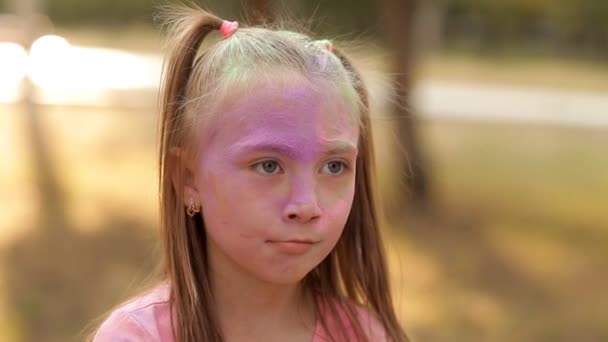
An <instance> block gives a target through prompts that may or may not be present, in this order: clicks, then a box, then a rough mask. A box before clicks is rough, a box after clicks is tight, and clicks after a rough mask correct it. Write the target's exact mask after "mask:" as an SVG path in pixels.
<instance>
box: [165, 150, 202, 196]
mask: <svg viewBox="0 0 608 342" xmlns="http://www.w3.org/2000/svg"><path fill="white" fill-rule="evenodd" d="M169 155H170V158H171V159H172V165H174V167H173V170H172V172H171V180H172V181H173V186H174V187H175V189H176V190H177V192H178V195H181V196H182V201H183V202H184V205H185V206H188V204H189V203H190V200H192V201H194V204H195V205H197V206H198V205H200V200H199V198H200V197H199V192H198V187H197V185H196V176H195V175H196V172H195V169H194V167H193V163H192V158H190V156H188V155H187V152H186V150H184V149H183V148H180V147H172V148H171V149H169Z"/></svg>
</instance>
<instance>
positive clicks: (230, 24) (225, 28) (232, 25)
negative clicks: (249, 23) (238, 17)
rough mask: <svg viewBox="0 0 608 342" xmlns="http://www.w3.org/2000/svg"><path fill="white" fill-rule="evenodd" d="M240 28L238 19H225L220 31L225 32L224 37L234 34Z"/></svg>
mask: <svg viewBox="0 0 608 342" xmlns="http://www.w3.org/2000/svg"><path fill="white" fill-rule="evenodd" d="M238 28H239V23H238V22H237V21H228V20H224V21H223V22H222V26H220V32H222V33H223V34H224V38H228V37H230V36H232V34H233V33H234V32H235V31H236V29H238Z"/></svg>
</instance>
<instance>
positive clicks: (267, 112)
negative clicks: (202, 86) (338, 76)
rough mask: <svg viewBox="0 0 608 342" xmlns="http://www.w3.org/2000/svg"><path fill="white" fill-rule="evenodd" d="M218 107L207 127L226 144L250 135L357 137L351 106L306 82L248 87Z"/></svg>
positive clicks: (357, 118) (357, 126) (354, 115)
mask: <svg viewBox="0 0 608 342" xmlns="http://www.w3.org/2000/svg"><path fill="white" fill-rule="evenodd" d="M221 107H222V109H221V110H219V111H218V112H217V113H216V114H215V115H214V120H213V121H214V122H212V123H211V124H210V127H208V128H209V129H210V130H211V133H212V134H211V136H213V137H214V140H217V139H219V140H220V141H223V142H225V143H230V142H235V141H236V140H239V139H243V138H245V137H246V136H251V135H257V136H259V137H266V138H268V139H275V140H276V139H283V140H294V139H300V140H311V139H316V141H321V140H334V139H342V140H344V139H347V140H350V142H351V143H354V144H355V145H356V142H357V140H358V132H359V117H358V113H356V112H355V110H354V109H353V108H354V106H353V105H352V104H347V103H345V101H344V99H342V98H340V97H339V96H329V95H328V92H326V91H324V90H323V89H322V87H319V88H317V89H315V88H314V87H313V85H312V84H310V83H308V82H305V81H304V82H292V83H288V84H277V85H275V84H261V85H259V86H257V87H250V88H248V89H247V90H246V91H244V92H242V93H241V94H239V95H238V96H235V97H233V98H231V100H230V101H229V103H227V104H225V105H223V106H221ZM308 142H309V143H312V142H313V141H308Z"/></svg>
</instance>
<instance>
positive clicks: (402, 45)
mask: <svg viewBox="0 0 608 342" xmlns="http://www.w3.org/2000/svg"><path fill="white" fill-rule="evenodd" d="M380 5H381V6H382V8H381V11H380V13H381V22H382V23H383V26H384V27H383V28H384V32H385V37H386V42H387V44H388V47H389V49H390V51H391V74H392V75H393V76H392V83H393V86H394V88H395V93H396V95H397V98H396V101H395V106H394V109H393V114H394V117H395V120H396V123H397V128H398V138H399V144H400V145H401V148H402V150H403V151H404V153H403V154H401V155H399V159H400V163H399V165H400V167H403V168H405V169H406V171H407V172H403V173H402V174H403V175H404V177H405V179H403V180H402V182H401V183H402V184H403V185H404V186H405V187H406V188H403V189H401V194H402V196H401V198H399V200H398V201H394V202H397V203H398V205H396V206H393V207H392V208H391V207H390V206H389V208H388V209H389V212H397V213H399V212H401V211H402V209H403V204H402V203H403V202H405V199H406V198H408V197H409V199H410V203H411V205H412V206H413V207H414V208H415V209H419V210H424V211H426V210H427V209H429V206H430V189H429V180H428V175H427V172H428V169H427V165H426V162H425V160H424V157H423V155H422V153H421V149H420V145H419V140H418V136H417V129H416V127H417V121H416V116H415V113H414V111H413V108H412V106H411V104H410V93H411V88H412V79H411V76H412V72H413V64H414V46H415V44H414V43H415V21H414V18H415V17H414V16H415V12H416V9H417V1H416V0H383V1H382V2H381V4H380ZM408 194H409V196H408Z"/></svg>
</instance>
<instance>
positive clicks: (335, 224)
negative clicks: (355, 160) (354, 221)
mask: <svg viewBox="0 0 608 342" xmlns="http://www.w3.org/2000/svg"><path fill="white" fill-rule="evenodd" d="M333 190H334V191H331V190H330V191H329V192H328V193H326V195H325V196H326V198H327V199H328V200H327V202H326V203H325V210H324V211H325V218H326V220H327V225H328V226H329V227H328V228H329V229H330V230H332V231H334V232H338V233H341V232H342V229H343V228H344V225H345V224H346V220H347V219H348V215H349V214H350V210H351V207H352V204H353V197H354V185H350V184H349V185H348V186H347V187H344V188H343V189H342V190H341V191H335V190H336V189H333Z"/></svg>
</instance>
